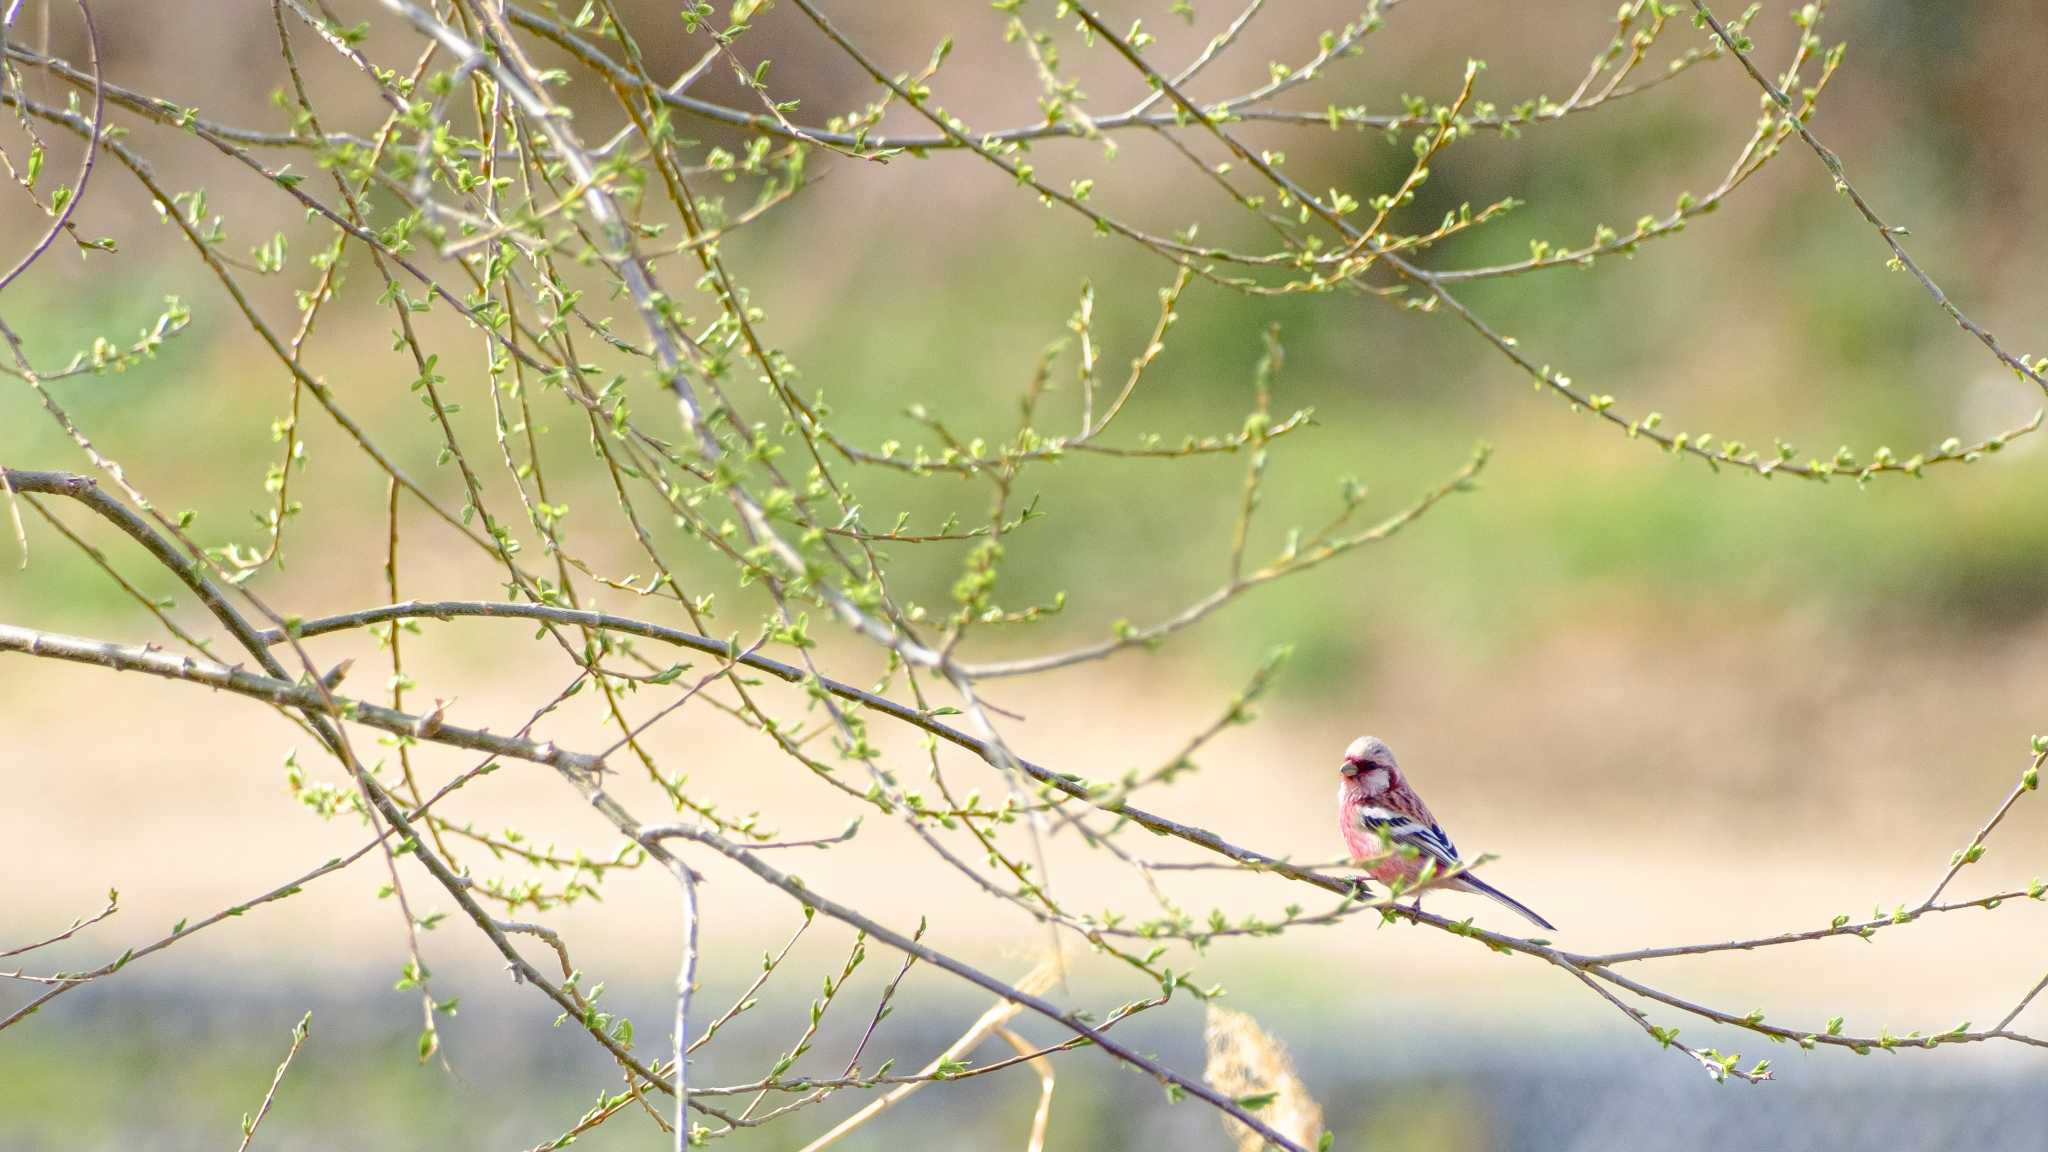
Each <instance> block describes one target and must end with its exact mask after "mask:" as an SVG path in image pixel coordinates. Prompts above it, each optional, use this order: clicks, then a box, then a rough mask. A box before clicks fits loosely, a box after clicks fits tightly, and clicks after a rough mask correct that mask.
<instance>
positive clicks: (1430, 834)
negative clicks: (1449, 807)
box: [1358, 805, 1463, 869]
mask: <svg viewBox="0 0 2048 1152" xmlns="http://www.w3.org/2000/svg"><path fill="white" fill-rule="evenodd" d="M1358 823H1359V826H1360V827H1362V828H1364V829H1365V830H1366V831H1367V832H1371V833H1374V834H1381V833H1384V834H1385V835H1386V837H1387V840H1388V841H1389V842H1391V843H1392V844H1394V845H1395V846H1396V847H1398V846H1400V845H1402V844H1410V845H1413V846H1414V847H1415V849H1416V850H1417V851H1419V852H1421V853H1422V854H1423V855H1425V856H1430V857H1433V858H1435V860H1436V862H1437V867H1438V868H1440V869H1442V868H1457V867H1461V866H1462V863H1463V862H1462V861H1460V860H1459V859H1458V846H1457V845H1455V844H1453V843H1451V838H1450V837H1449V836H1446V835H1444V830H1443V827H1442V826H1441V825H1438V824H1435V823H1425V822H1424V821H1421V820H1418V819H1416V818H1415V817H1413V816H1404V815H1402V814H1401V813H1399V812H1395V811H1392V810H1390V809H1386V808H1376V807H1373V806H1372V805H1365V806H1363V807H1361V808H1359V810H1358Z"/></svg>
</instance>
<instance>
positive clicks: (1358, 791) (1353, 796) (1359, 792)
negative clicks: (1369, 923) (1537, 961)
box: [1337, 736, 1556, 931]
mask: <svg viewBox="0 0 2048 1152" xmlns="http://www.w3.org/2000/svg"><path fill="white" fill-rule="evenodd" d="M1338 771H1339V772H1340V773H1342V775H1343V781H1342V782H1341V783H1339V784H1338V785H1337V817H1338V821H1339V825H1340V827H1341V829H1342V831H1343V833H1344V845H1345V847H1347V848H1349V849H1350V850H1351V858H1352V859H1353V860H1355V861H1357V862H1358V863H1359V864H1360V866H1362V867H1363V868H1364V869H1365V870H1366V872H1367V873H1369V874H1370V875H1371V876H1372V878H1373V879H1375V880H1378V881H1379V882H1380V883H1382V884H1387V885H1393V884H1396V883H1399V884H1402V885H1404V886H1405V885H1411V884H1414V883H1416V882H1417V881H1418V880H1419V879H1420V877H1421V875H1422V871H1423V869H1424V868H1426V867H1428V866H1429V865H1431V864H1434V865H1435V866H1436V867H1435V875H1438V876H1441V875H1443V874H1445V873H1447V872H1450V871H1452V870H1454V869H1458V868H1461V867H1463V865H1462V863H1461V862H1460V861H1459V860H1458V848H1457V846H1456V845H1454V844H1452V843H1451V838H1450V837H1449V836H1446V835H1444V830H1443V829H1442V828H1441V827H1439V826H1438V824H1437V822H1436V817H1434V816H1431V815H1430V814H1429V806H1428V805H1426V804H1424V803H1423V802H1422V797H1420V796H1417V795H1416V794H1415V790H1414V789H1413V788H1410V787H1409V786H1408V779H1407V777H1405V776H1403V775H1402V774H1401V766H1400V765H1399V764H1396V763H1395V762H1394V753H1393V750H1392V749H1390V748H1388V747H1387V746H1386V744H1385V743H1383V742H1382V741H1381V740H1379V739H1378V738H1377V737H1373V736H1360V737H1359V738H1358V739H1356V740H1353V741H1352V742H1351V746H1350V747H1349V748H1346V749H1344V766H1343V767H1342V768H1340V769H1338ZM1403 848H1408V849H1412V851H1407V852H1404V851H1402V849H1403ZM1442 886H1443V887H1445V888H1449V889H1452V890H1454V891H1458V892H1477V893H1478V894H1480V895H1481V896H1491V897H1493V898H1494V899H1495V900H1498V901H1500V902H1501V903H1502V904H1505V905H1507V906H1508V907H1510V908H1512V909H1514V910H1515V911H1516V912H1519V913H1520V914H1521V915H1522V916H1523V917H1525V918H1526V919H1527V920H1528V921H1529V922H1530V923H1531V924H1534V925H1536V926H1537V927H1539V928H1543V929H1547V930H1550V931H1555V930H1556V928H1555V926H1554V925H1552V924H1551V922H1550V921H1548V920H1545V919H1544V918H1543V917H1541V916H1538V915H1537V914H1536V913H1534V912H1531V911H1530V910H1529V909H1528V908H1526V907H1524V906H1523V905H1522V904H1521V902H1520V901H1518V900H1516V899H1515V898H1513V897H1512V896H1509V895H1508V894H1507V893H1505V892H1502V891H1501V890H1500V889H1498V888H1495V887H1494V886H1493V885H1491V884H1488V883H1487V882H1486V881H1484V880H1481V879H1480V878H1479V877H1477V876H1474V875H1472V874H1470V873H1465V872H1461V873H1459V874H1458V875H1456V876H1452V877H1451V878H1450V879H1448V880H1445V881H1443V882H1442Z"/></svg>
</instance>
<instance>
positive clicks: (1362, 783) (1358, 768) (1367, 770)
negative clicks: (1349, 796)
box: [1337, 736, 1401, 796]
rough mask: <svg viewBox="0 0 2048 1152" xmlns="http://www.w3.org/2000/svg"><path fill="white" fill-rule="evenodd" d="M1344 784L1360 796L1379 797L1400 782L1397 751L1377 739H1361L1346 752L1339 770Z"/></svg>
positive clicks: (1369, 737)
mask: <svg viewBox="0 0 2048 1152" xmlns="http://www.w3.org/2000/svg"><path fill="white" fill-rule="evenodd" d="M1337 771H1338V773H1339V774H1340V775H1342V776H1343V777H1344V782H1345V784H1346V785H1348V786H1349V787H1350V788H1351V789H1352V790H1354V791H1356V792H1357V793H1358V794H1359V795H1361V796H1377V795H1379V794H1380V793H1382V792H1385V791H1386V790H1387V789H1388V788H1391V787H1393V785H1394V783H1395V781H1397V780H1399V779H1400V778H1401V767H1400V765H1398V764H1396V763H1395V762H1394V751H1393V749H1391V748H1388V747H1387V745H1386V742H1385V741H1383V740H1381V739H1380V738H1379V737H1377V736H1360V737H1359V738H1358V739H1356V740H1353V741H1352V742H1351V746H1350V747H1348V748H1346V749H1344V763H1343V765H1342V766H1340V767H1339V768H1338V769H1337Z"/></svg>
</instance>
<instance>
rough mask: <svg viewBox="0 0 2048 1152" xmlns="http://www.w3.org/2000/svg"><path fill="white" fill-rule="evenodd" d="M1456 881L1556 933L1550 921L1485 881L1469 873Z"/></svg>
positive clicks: (1538, 925) (1530, 921)
mask: <svg viewBox="0 0 2048 1152" xmlns="http://www.w3.org/2000/svg"><path fill="white" fill-rule="evenodd" d="M1457 880H1458V882H1459V883H1461V884H1463V885H1465V886H1466V887H1467V888H1469V889H1470V890H1472V891H1474V892H1477V893H1479V894H1480V895H1482V896H1491V897H1493V898H1494V899H1495V900H1498V901H1500V902H1501V903H1502V904H1505V905H1507V906H1508V907H1510V908H1512V909H1514V910H1515V911H1516V912H1518V913H1520V914H1521V916H1522V918H1523V919H1525V920H1527V921H1528V922H1529V923H1531V924H1534V925H1536V926H1537V927H1538V928H1541V929H1543V930H1545V931H1547V932H1555V931H1557V925H1555V924H1552V923H1551V922H1550V921H1548V920H1545V919H1544V918H1543V917H1541V916H1538V915H1537V914H1536V913H1535V912H1533V911H1531V910H1530V909H1529V907H1528V905H1526V904H1523V903H1522V902H1521V901H1520V900H1517V899H1515V898H1514V897H1513V896H1510V895H1508V894H1507V893H1505V892H1503V891H1501V890H1500V889H1498V888H1495V887H1494V886H1493V885H1491V884H1488V883H1487V882H1486V881H1484V880H1481V879H1480V878H1479V877H1477V876H1474V875H1472V874H1471V873H1469V872H1467V873H1465V874H1464V875H1462V876H1459V877H1457Z"/></svg>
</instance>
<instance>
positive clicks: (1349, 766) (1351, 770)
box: [1337, 760, 1358, 776]
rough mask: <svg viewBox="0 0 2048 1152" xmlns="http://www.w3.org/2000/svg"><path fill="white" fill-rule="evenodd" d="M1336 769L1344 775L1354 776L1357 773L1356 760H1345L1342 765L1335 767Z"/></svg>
mask: <svg viewBox="0 0 2048 1152" xmlns="http://www.w3.org/2000/svg"><path fill="white" fill-rule="evenodd" d="M1337 771H1338V772H1339V773H1340V774H1342V775H1345V776H1356V775H1358V761H1356V760H1346V761H1345V762H1344V766H1343V767H1342V768H1339V769H1337Z"/></svg>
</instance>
